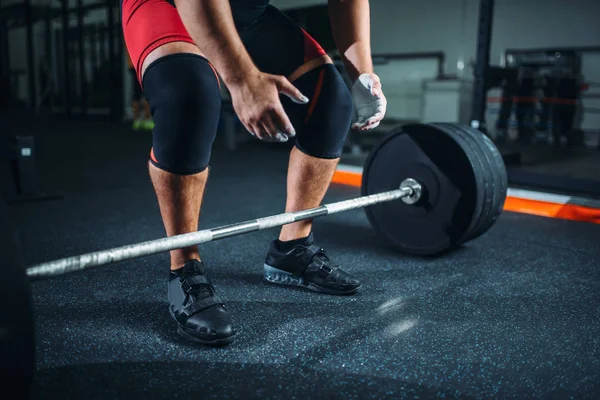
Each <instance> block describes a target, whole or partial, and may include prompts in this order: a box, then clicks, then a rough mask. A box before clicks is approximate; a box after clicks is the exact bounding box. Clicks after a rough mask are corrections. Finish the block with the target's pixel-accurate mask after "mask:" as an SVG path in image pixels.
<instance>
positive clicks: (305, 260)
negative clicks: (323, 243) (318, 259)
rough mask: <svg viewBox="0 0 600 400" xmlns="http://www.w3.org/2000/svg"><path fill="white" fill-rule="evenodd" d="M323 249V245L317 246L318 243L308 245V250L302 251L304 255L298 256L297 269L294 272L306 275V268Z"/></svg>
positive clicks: (298, 274)
mask: <svg viewBox="0 0 600 400" xmlns="http://www.w3.org/2000/svg"><path fill="white" fill-rule="evenodd" d="M321 250H322V249H321V247H319V246H317V245H316V244H312V245H310V246H308V247H307V248H306V250H304V253H302V256H300V258H298V262H297V264H296V270H295V271H294V272H293V273H294V274H295V275H297V276H302V275H304V272H305V271H306V268H308V266H309V265H310V264H311V262H312V259H313V258H314V256H315V255H317V253H318V252H320V251H321Z"/></svg>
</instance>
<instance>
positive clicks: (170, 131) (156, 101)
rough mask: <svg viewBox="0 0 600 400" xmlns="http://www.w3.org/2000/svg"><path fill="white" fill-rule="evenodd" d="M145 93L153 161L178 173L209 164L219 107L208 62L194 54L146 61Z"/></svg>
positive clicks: (216, 82) (216, 81)
mask: <svg viewBox="0 0 600 400" xmlns="http://www.w3.org/2000/svg"><path fill="white" fill-rule="evenodd" d="M143 86H144V94H145V95H146V97H147V98H148V101H149V103H150V106H151V110H152V116H153V119H154V123H155V127H154V129H153V132H152V157H151V162H152V163H153V164H154V165H155V166H156V167H158V168H160V169H163V170H165V171H167V172H171V173H174V174H179V175H186V174H196V173H199V172H202V171H203V170H204V169H206V167H207V166H208V163H209V160H210V154H211V148H212V145H213V141H214V139H215V136H216V133H217V128H218V123H219V115H220V110H221V91H220V89H219V83H218V79H217V77H216V74H215V72H214V70H213V68H212V66H211V65H210V64H209V62H208V61H207V60H206V59H205V58H203V57H200V56H198V55H195V54H172V55H168V56H165V57H162V58H160V59H158V60H156V61H154V62H153V63H152V64H150V65H149V66H148V68H147V69H146V71H145V73H144V77H143Z"/></svg>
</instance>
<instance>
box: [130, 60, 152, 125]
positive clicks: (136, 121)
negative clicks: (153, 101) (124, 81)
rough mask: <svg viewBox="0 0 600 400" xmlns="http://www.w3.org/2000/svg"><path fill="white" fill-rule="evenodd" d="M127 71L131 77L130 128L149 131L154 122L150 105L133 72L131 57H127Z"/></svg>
mask: <svg viewBox="0 0 600 400" xmlns="http://www.w3.org/2000/svg"><path fill="white" fill-rule="evenodd" d="M127 71H128V72H129V77H130V79H131V89H132V91H131V92H132V96H131V112H132V114H133V123H132V125H131V128H132V129H133V130H134V131H139V130H140V129H143V130H148V131H151V130H152V129H153V128H154V122H153V121H152V116H151V115H150V105H149V104H148V100H146V98H145V97H144V93H143V92H142V87H141V86H140V83H139V82H138V80H137V73H136V72H135V67H134V66H133V62H132V61H131V57H127ZM142 109H143V116H142Z"/></svg>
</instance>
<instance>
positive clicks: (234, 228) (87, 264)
mask: <svg viewBox="0 0 600 400" xmlns="http://www.w3.org/2000/svg"><path fill="white" fill-rule="evenodd" d="M420 193H421V185H420V184H419V183H418V182H416V181H414V180H410V179H406V180H405V181H403V182H402V185H401V186H400V188H399V189H395V190H390V191H388V192H383V193H376V194H371V195H368V196H361V197H357V198H354V199H349V200H343V201H339V202H335V203H331V204H325V205H322V206H319V207H315V208H310V209H307V210H301V211H294V212H287V213H281V214H277V215H272V216H268V217H263V218H258V219H254V220H249V221H245V222H239V223H235V224H230V225H223V226H220V227H216V228H210V229H204V230H201V231H197V232H190V233H184V234H181V235H175V236H170V237H166V238H161V239H155V240H150V241H146V242H141V243H136V244H131V245H127V246H122V247H116V248H112V249H108V250H102V251H97V252H92V253H87V254H82V255H79V256H73V257H67V258H63V259H59V260H55V261H50V262H46V263H42V264H38V265H35V266H32V267H29V268H27V276H28V277H29V278H31V279H36V278H37V279H39V278H44V277H52V276H58V275H64V274H67V273H71V272H76V271H82V270H84V269H88V268H92V267H97V266H101V265H108V264H114V263H117V262H120V261H125V260H131V259H134V258H139V257H144V256H149V255H153V254H158V253H162V252H166V251H170V250H174V249H181V248H185V247H190V246H195V245H199V244H202V243H207V242H211V241H213V240H219V239H224V238H228V237H231V236H237V235H242V234H245V233H250V232H255V231H260V230H263V229H269V228H274V227H278V226H282V225H287V224H291V223H294V222H298V221H303V220H307V219H312V218H316V217H322V216H325V215H330V214H335V213H338V212H342V211H348V210H353V209H356V208H362V207H367V206H371V205H374V204H378V203H383V202H386V201H393V200H397V199H402V198H407V197H412V196H420Z"/></svg>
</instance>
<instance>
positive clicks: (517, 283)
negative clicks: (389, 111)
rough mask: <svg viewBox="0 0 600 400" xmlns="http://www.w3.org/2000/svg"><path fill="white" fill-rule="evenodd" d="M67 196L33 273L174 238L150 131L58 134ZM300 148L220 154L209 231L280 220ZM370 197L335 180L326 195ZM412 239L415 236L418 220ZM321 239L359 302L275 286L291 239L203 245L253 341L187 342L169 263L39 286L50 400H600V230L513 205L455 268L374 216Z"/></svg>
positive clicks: (22, 223) (42, 359)
mask: <svg viewBox="0 0 600 400" xmlns="http://www.w3.org/2000/svg"><path fill="white" fill-rule="evenodd" d="M40 143H42V144H41V149H40V154H41V157H42V160H41V161H40V164H41V165H42V166H43V168H42V170H43V171H44V174H45V175H44V179H45V180H46V182H48V183H49V184H51V185H53V186H56V187H58V188H60V189H61V190H63V191H64V193H65V197H64V198H63V199H62V200H60V201H54V202H43V203H31V204H22V205H18V206H14V207H13V210H14V211H15V217H16V218H15V219H16V222H17V223H18V226H19V233H20V236H21V240H22V244H23V247H24V248H25V255H24V258H25V262H26V263H27V264H28V265H32V264H35V263H37V262H41V261H45V260H51V259H55V258H59V257H63V256H69V255H75V254H79V253H81V252H86V251H93V250H99V249H104V248H108V247H113V246H119V245H123V244H129V243H134V242H138V241H141V240H146V239H153V238H158V237H161V236H163V235H164V233H163V228H162V225H161V222H160V218H159V213H158V207H157V205H156V200H155V197H154V194H153V192H152V189H151V186H150V182H149V179H148V177H147V171H146V167H145V159H146V156H147V150H148V146H149V143H150V141H149V136H148V135H147V134H140V133H135V134H134V133H131V132H128V131H127V129H124V128H122V127H113V126H109V125H101V124H95V125H92V124H87V125H86V124H83V125H78V124H68V125H64V126H62V128H60V129H56V127H53V128H52V130H51V132H50V130H49V132H48V133H47V134H45V135H43V137H42V138H41V139H40ZM285 173H286V151H285V150H277V149H274V148H272V147H271V148H266V147H264V146H256V145H252V144H250V145H245V146H243V147H240V148H239V149H238V150H236V151H235V152H233V153H230V152H227V151H226V150H223V149H221V148H220V147H219V146H218V145H217V146H216V148H215V152H214V156H213V163H212V170H211V178H210V182H209V185H208V189H207V193H206V200H205V202H204V213H203V216H202V218H201V225H202V227H211V226H216V225H221V224H224V223H230V222H234V221H238V220H245V219H250V218H255V217H258V216H264V215H268V214H272V213H273V212H276V211H277V210H280V209H282V208H283V205H284V200H285ZM356 195H358V189H354V188H347V187H341V186H337V185H334V186H332V187H331V189H330V191H329V193H328V195H327V199H326V201H328V202H329V201H335V200H340V199H343V198H348V197H352V196H356ZM407 229H410V227H407ZM315 234H316V238H317V240H318V243H319V244H321V245H322V246H324V247H325V248H326V249H328V252H329V254H330V255H331V257H332V258H334V259H335V260H336V261H339V262H340V263H341V264H343V265H344V266H345V267H346V268H347V269H348V270H350V271H352V272H355V273H356V274H357V275H358V276H360V277H361V278H362V279H363V282H364V286H363V287H362V289H361V290H360V291H359V293H358V294H357V295H355V296H353V297H332V296H327V295H319V294H314V293H309V292H304V291H300V290H294V289H286V288H280V287H274V286H269V285H268V284H267V283H264V282H263V281H262V279H261V278H262V276H261V272H262V263H263V259H264V256H265V252H266V250H267V247H268V244H269V241H270V240H271V239H272V238H274V237H275V236H276V235H277V230H276V229H274V230H269V231H263V232H258V233H252V234H248V235H245V236H241V237H235V238H230V239H226V240H223V241H217V242H213V243H209V244H207V245H203V246H202V254H203V257H204V259H205V260H206V262H207V263H208V264H209V266H210V267H211V270H212V276H213V280H214V282H215V284H216V286H217V289H218V290H219V292H220V294H221V295H222V297H223V298H224V299H225V301H226V302H227V304H228V305H229V308H230V310H231V312H232V314H233V316H234V319H235V322H236V324H237V328H238V330H239V331H240V334H239V336H238V338H237V340H236V341H235V342H234V343H233V344H232V345H230V346H228V347H226V348H221V349H212V348H204V347H198V346H194V345H190V344H188V343H187V342H185V341H184V340H183V339H181V338H179V336H177V334H176V332H175V326H174V323H173V322H172V321H171V319H170V317H169V315H168V312H167V303H166V289H167V286H166V278H167V266H168V256H167V255H166V254H160V255H155V256H150V257H147V258H143V259H138V260H132V261H128V262H123V263H120V264H117V265H113V266H106V267H102V268H96V269H93V270H88V271H86V272H83V273H75V274H70V275H66V276H63V277H60V278H54V279H51V280H46V281H41V282H36V283H35V284H34V300H35V305H36V312H37V324H38V325H37V326H38V350H37V352H38V371H37V375H36V379H35V393H36V398H39V399H46V398H59V399H67V398H69V399H97V398H103V399H104V398H106V399H130V398H143V399H165V398H194V399H198V398H219V399H227V398H231V399H233V398H243V399H253V398H281V399H293V398H296V399H304V398H335V399H349V398H360V399H370V398H372V399H382V398H390V399H397V398H417V396H418V397H419V398H432V397H436V398H569V397H572V398H589V399H593V398H597V397H598V395H599V394H600V384H599V382H600V339H599V338H600V322H599V321H600V269H599V267H600V258H599V255H600V250H599V246H598V243H599V238H600V226H597V225H592V224H586V223H577V222H570V221H560V220H552V219H545V218H539V217H533V216H527V215H521V214H514V213H505V214H504V215H503V216H502V217H501V218H500V220H499V222H498V224H497V225H496V226H495V227H494V228H493V229H492V230H491V231H490V232H489V233H488V234H486V235H484V236H483V237H481V238H480V239H478V240H477V241H475V242H473V243H470V244H469V245H468V246H465V247H464V248H462V249H460V250H459V251H457V252H455V253H453V254H450V255H447V256H445V257H444V258H439V259H420V258H412V257H406V256H401V255H398V254H395V253H393V252H391V251H389V250H388V249H386V248H384V247H382V246H381V245H380V244H379V243H378V241H377V239H376V238H375V237H374V236H373V233H372V232H371V230H370V228H369V226H368V223H367V220H366V217H365V216H364V214H363V212H362V211H361V210H357V211H350V212H346V213H342V214H336V215H333V216H330V217H326V218H321V219H319V220H317V222H316V223H315Z"/></svg>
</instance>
